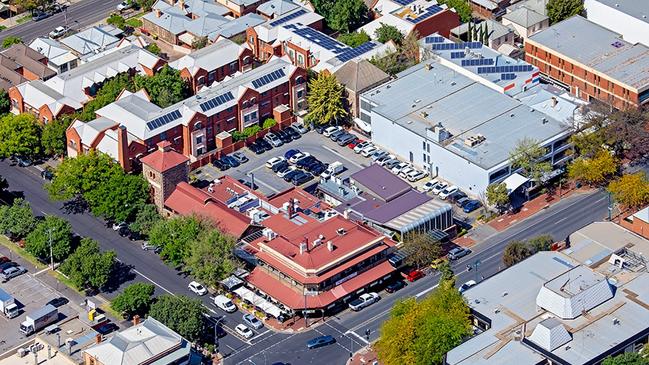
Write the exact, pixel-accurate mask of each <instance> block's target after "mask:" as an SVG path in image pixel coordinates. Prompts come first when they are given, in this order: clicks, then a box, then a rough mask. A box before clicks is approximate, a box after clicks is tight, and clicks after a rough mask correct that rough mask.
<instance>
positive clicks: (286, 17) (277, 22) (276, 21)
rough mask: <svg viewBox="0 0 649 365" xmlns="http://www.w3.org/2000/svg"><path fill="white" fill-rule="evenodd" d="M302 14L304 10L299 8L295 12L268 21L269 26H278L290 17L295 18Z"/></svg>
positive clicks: (304, 12)
mask: <svg viewBox="0 0 649 365" xmlns="http://www.w3.org/2000/svg"><path fill="white" fill-rule="evenodd" d="M302 14H306V10H304V9H300V10H298V11H296V12H295V13H291V14H289V15H287V16H285V17H283V18H279V19H277V20H275V21H272V22H270V26H271V27H276V26H278V25H280V24H284V23H286V22H287V21H289V20H291V19H295V18H297V17H299V16H300V15H302Z"/></svg>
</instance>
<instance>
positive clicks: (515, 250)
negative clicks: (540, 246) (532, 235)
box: [503, 240, 533, 267]
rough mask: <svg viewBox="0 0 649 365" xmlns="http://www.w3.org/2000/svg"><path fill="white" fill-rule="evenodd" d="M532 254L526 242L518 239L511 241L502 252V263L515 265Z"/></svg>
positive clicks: (508, 265) (506, 265)
mask: <svg viewBox="0 0 649 365" xmlns="http://www.w3.org/2000/svg"><path fill="white" fill-rule="evenodd" d="M532 254H533V252H532V251H531V250H530V248H529V246H528V245H527V243H526V242H524V241H518V240H515V241H511V242H509V244H508V245H507V247H505V251H504V252H503V264H505V267H510V266H513V265H516V264H517V263H519V262H521V261H523V260H525V259H526V258H528V257H530V256H532Z"/></svg>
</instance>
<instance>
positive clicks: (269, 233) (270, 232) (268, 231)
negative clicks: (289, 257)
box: [261, 228, 277, 240]
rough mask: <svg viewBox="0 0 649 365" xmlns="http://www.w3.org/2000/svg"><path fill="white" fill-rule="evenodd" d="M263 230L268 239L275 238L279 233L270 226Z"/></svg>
mask: <svg viewBox="0 0 649 365" xmlns="http://www.w3.org/2000/svg"><path fill="white" fill-rule="evenodd" d="M261 232H262V233H263V235H264V237H266V239H268V240H272V239H273V238H275V237H277V233H275V232H273V230H272V229H270V228H264V229H263V230H262V231H261Z"/></svg>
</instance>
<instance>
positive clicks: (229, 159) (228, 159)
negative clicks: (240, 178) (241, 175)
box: [221, 155, 241, 167]
mask: <svg viewBox="0 0 649 365" xmlns="http://www.w3.org/2000/svg"><path fill="white" fill-rule="evenodd" d="M221 161H223V162H224V163H226V164H228V165H230V167H239V166H240V165H241V164H240V163H239V161H237V159H236V158H234V157H232V156H230V155H225V156H223V157H221Z"/></svg>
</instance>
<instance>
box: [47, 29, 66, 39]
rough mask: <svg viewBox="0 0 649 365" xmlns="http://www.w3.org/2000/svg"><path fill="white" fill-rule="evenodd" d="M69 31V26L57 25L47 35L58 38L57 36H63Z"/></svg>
mask: <svg viewBox="0 0 649 365" xmlns="http://www.w3.org/2000/svg"><path fill="white" fill-rule="evenodd" d="M69 31H70V28H68V27H64V26H59V27H56V28H54V30H53V31H51V32H50V34H49V36H50V38H59V37H62V36H64V35H65V34H66V33H67V32H69Z"/></svg>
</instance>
